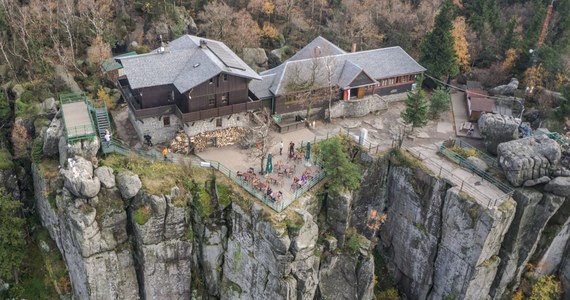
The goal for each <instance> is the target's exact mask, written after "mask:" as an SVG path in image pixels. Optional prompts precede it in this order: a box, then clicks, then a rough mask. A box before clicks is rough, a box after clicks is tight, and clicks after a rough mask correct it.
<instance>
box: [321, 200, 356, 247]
mask: <svg viewBox="0 0 570 300" xmlns="http://www.w3.org/2000/svg"><path fill="white" fill-rule="evenodd" d="M352 200H353V197H352V194H351V193H350V192H347V191H343V192H341V193H339V194H338V195H333V194H329V196H328V198H327V206H326V213H327V224H328V225H329V229H330V230H331V231H332V232H333V233H334V235H335V237H336V239H337V240H338V245H339V247H342V246H343V245H344V241H345V239H346V230H347V229H348V227H349V225H350V217H351V206H352V203H351V202H352Z"/></svg>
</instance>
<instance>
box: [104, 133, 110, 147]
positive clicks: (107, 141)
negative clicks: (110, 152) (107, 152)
mask: <svg viewBox="0 0 570 300" xmlns="http://www.w3.org/2000/svg"><path fill="white" fill-rule="evenodd" d="M104 137H105V144H106V146H107V147H109V146H111V132H109V129H105V136H104Z"/></svg>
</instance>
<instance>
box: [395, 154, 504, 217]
mask: <svg viewBox="0 0 570 300" xmlns="http://www.w3.org/2000/svg"><path fill="white" fill-rule="evenodd" d="M402 148H403V149H405V150H406V151H407V152H408V153H410V154H411V155H412V156H414V157H415V158H417V159H419V160H420V161H421V162H422V163H423V164H424V165H425V166H426V167H427V168H428V169H430V170H432V171H433V172H434V173H437V174H436V175H437V176H438V177H441V178H443V179H444V180H446V181H447V182H448V183H449V184H451V185H453V186H457V187H459V191H460V192H465V193H467V194H468V195H470V196H472V197H473V199H474V200H475V201H476V202H478V203H479V204H481V205H484V206H486V207H487V208H491V207H495V206H497V204H500V203H502V202H503V201H505V200H507V199H508V198H510V197H511V196H512V193H513V191H511V192H509V193H505V194H504V195H503V196H500V197H491V196H489V195H487V194H485V193H483V192H482V191H480V189H478V188H477V187H474V186H472V185H471V184H470V183H469V182H467V181H465V180H463V179H462V178H460V177H458V176H457V175H455V174H454V173H453V170H448V169H446V168H444V167H443V165H441V164H438V163H436V162H434V161H433V160H428V159H427V158H428V157H425V156H424V157H423V158H424V159H422V153H421V152H420V151H418V150H415V149H413V148H412V147H410V146H408V145H405V143H404V144H403V145H402ZM434 170H437V171H434Z"/></svg>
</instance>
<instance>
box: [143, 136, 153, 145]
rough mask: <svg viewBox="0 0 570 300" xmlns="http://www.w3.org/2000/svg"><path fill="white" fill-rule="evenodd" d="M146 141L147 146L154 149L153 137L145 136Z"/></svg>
mask: <svg viewBox="0 0 570 300" xmlns="http://www.w3.org/2000/svg"><path fill="white" fill-rule="evenodd" d="M144 141H145V143H146V145H147V146H149V147H152V137H151V136H150V135H148V134H145V135H144Z"/></svg>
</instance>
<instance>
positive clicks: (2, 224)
mask: <svg viewBox="0 0 570 300" xmlns="http://www.w3.org/2000/svg"><path fill="white" fill-rule="evenodd" d="M21 205H22V203H21V202H19V201H17V200H14V199H12V197H11V196H9V195H8V193H6V192H5V191H4V190H3V189H0V277H1V278H3V279H5V280H6V279H8V280H10V279H11V280H14V282H16V283H18V281H19V279H18V274H19V270H20V265H21V264H22V261H23V259H24V249H25V246H26V241H25V240H24V232H23V226H24V219H23V218H20V217H19V216H18V209H19V208H20V206H21Z"/></svg>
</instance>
